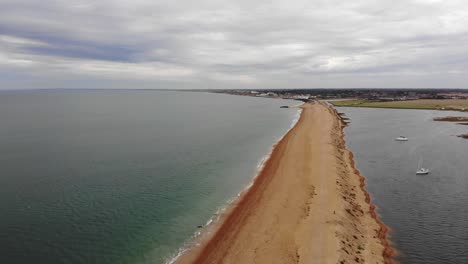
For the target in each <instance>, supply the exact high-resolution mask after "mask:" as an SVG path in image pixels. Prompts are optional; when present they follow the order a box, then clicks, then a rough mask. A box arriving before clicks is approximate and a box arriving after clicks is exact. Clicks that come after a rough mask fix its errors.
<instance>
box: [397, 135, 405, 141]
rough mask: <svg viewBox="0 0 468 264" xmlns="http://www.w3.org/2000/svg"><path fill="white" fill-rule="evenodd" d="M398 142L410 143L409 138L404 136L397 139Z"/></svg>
mask: <svg viewBox="0 0 468 264" xmlns="http://www.w3.org/2000/svg"><path fill="white" fill-rule="evenodd" d="M395 140H396V141H408V138H407V137H404V136H399V137H397V138H395Z"/></svg>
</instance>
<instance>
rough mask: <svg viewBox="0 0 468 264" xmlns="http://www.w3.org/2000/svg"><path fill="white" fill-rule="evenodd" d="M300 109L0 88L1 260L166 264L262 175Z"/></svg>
mask: <svg viewBox="0 0 468 264" xmlns="http://www.w3.org/2000/svg"><path fill="white" fill-rule="evenodd" d="M283 104H289V105H295V104H297V102H293V101H284V100H272V99H262V98H252V97H240V96H229V95H220V94H208V93H189V92H161V91H76V90H75V91H26V92H1V93H0V122H1V123H0V124H1V125H0V212H1V217H0V248H1V249H2V252H1V254H0V263H51V264H53V263H100V264H105V263H112V264H115V263H163V262H164V261H166V260H167V259H168V258H170V257H171V256H172V255H174V254H176V253H177V251H178V249H179V248H180V247H181V246H182V245H183V244H184V242H186V241H187V240H189V238H190V237H191V236H192V235H193V234H194V233H195V232H196V231H197V230H198V229H197V226H198V225H203V224H205V223H206V221H207V220H208V219H210V218H211V217H212V216H213V213H215V212H216V211H217V210H218V209H219V208H220V207H222V206H223V205H224V204H225V203H226V201H227V200H229V199H231V198H232V197H235V196H236V194H237V193H238V192H239V191H240V190H241V189H242V188H244V187H245V186H246V185H247V184H248V183H249V182H251V180H252V177H253V176H254V175H255V172H256V167H257V165H258V162H259V161H260V160H261V159H262V157H263V156H264V155H265V154H266V153H268V151H269V150H270V148H271V146H272V144H273V143H274V142H276V141H277V140H278V139H279V138H280V137H281V136H282V135H283V134H284V133H285V132H286V131H287V130H288V129H289V127H290V125H291V122H292V120H293V118H294V116H296V114H297V110H296V109H280V108H279V106H280V105H283Z"/></svg>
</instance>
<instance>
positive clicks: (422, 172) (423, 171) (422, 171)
mask: <svg viewBox="0 0 468 264" xmlns="http://www.w3.org/2000/svg"><path fill="white" fill-rule="evenodd" d="M425 174H429V169H426V168H424V167H423V166H422V159H420V160H419V164H418V169H417V170H416V175H425Z"/></svg>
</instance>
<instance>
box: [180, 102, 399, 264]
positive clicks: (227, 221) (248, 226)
mask: <svg viewBox="0 0 468 264" xmlns="http://www.w3.org/2000/svg"><path fill="white" fill-rule="evenodd" d="M302 109H303V111H302V114H301V117H300V119H299V121H298V122H297V124H296V126H295V127H294V128H293V129H291V130H290V131H289V132H288V133H287V134H286V135H285V137H283V139H282V140H281V141H280V142H279V143H278V144H277V145H276V147H275V148H274V150H273V152H272V154H271V157H270V159H269V160H268V161H267V162H266V164H265V166H264V168H263V170H262V171H261V172H260V174H259V175H258V176H257V178H256V179H255V181H254V183H253V185H252V187H251V188H250V189H248V191H246V192H245V193H244V194H243V195H242V196H241V197H240V198H239V200H238V201H237V202H236V203H235V204H234V205H233V206H232V208H231V209H230V210H229V211H228V212H227V213H226V215H225V217H224V218H223V219H221V221H220V223H219V225H218V226H215V227H213V229H214V230H212V233H211V234H210V235H205V237H204V238H203V239H201V240H200V241H199V243H200V244H199V245H198V246H197V247H194V248H193V249H192V250H190V251H188V253H187V254H185V255H183V256H182V257H181V258H180V259H179V260H178V261H177V263H268V264H270V263H392V260H391V259H390V256H391V255H392V254H393V251H392V250H391V248H390V246H389V245H388V241H387V239H386V235H387V231H388V229H387V228H386V227H385V226H384V225H383V224H382V223H381V222H380V221H379V220H378V218H377V216H376V214H375V211H374V206H373V205H371V204H370V197H369V195H368V193H367V192H365V189H364V188H365V186H364V178H362V177H361V176H360V175H359V171H358V170H357V169H356V168H355V167H354V161H353V157H352V153H351V152H349V151H348V150H347V149H346V148H345V144H344V139H343V126H344V123H343V122H342V120H341V119H340V117H339V115H338V114H337V112H336V111H335V110H334V109H333V108H331V107H329V106H327V105H325V104H323V103H313V104H310V103H308V104H304V105H303V106H302Z"/></svg>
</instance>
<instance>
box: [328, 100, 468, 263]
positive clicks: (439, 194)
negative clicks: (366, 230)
mask: <svg viewBox="0 0 468 264" xmlns="http://www.w3.org/2000/svg"><path fill="white" fill-rule="evenodd" d="M337 110H338V111H339V112H344V113H345V114H346V116H347V117H349V118H350V119H351V124H350V126H349V127H347V128H346V129H345V135H346V141H347V145H348V147H349V148H350V149H351V151H353V153H354V154H355V159H356V164H357V167H358V168H359V170H360V171H361V173H362V175H364V176H365V177H366V179H367V186H368V187H367V188H368V190H369V191H370V193H371V195H372V198H373V201H374V203H375V204H376V205H377V206H378V207H379V209H378V212H379V213H380V214H381V215H382V218H383V221H384V222H385V224H387V225H388V226H390V228H392V230H393V231H392V232H391V236H392V237H391V239H392V241H393V242H394V244H395V247H396V248H397V249H398V250H399V251H400V256H399V258H398V259H399V261H400V262H401V263H425V264H428V263H429V264H430V263H434V264H436V263H437V264H440V263H468V140H466V139H461V138H459V137H456V135H459V134H463V133H468V127H467V126H462V125H457V124H455V123H449V122H435V121H432V118H434V117H444V116H468V113H461V112H449V111H432V110H398V109H372V108H345V107H343V108H337ZM399 135H404V136H407V137H408V138H409V141H407V142H396V141H394V138H395V137H398V136H399ZM421 158H422V159H423V165H424V167H427V168H429V169H430V170H431V172H430V174H429V175H415V171H416V169H417V166H418V162H419V160H420V159H421Z"/></svg>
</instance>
